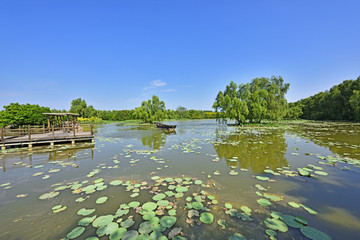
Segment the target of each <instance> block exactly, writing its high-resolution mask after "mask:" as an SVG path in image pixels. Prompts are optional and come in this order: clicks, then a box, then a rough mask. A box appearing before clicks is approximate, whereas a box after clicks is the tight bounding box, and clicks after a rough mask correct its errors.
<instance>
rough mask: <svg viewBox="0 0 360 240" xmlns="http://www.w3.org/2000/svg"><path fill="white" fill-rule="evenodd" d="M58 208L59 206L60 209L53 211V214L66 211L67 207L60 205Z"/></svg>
mask: <svg viewBox="0 0 360 240" xmlns="http://www.w3.org/2000/svg"><path fill="white" fill-rule="evenodd" d="M60 206H61V207H60V208H57V209H55V210H53V213H59V212H62V211H64V210H66V209H67V206H62V205H60ZM56 207H57V206H56Z"/></svg>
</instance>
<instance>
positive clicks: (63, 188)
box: [54, 184, 81, 191]
mask: <svg viewBox="0 0 360 240" xmlns="http://www.w3.org/2000/svg"><path fill="white" fill-rule="evenodd" d="M80 186H81V184H80ZM67 188H68V186H60V187H57V188H55V189H54V190H55V191H62V190H65V189H67ZM74 189H76V188H74Z"/></svg>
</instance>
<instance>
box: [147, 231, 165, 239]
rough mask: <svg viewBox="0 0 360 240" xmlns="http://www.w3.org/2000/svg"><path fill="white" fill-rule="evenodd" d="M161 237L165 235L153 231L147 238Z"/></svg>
mask: <svg viewBox="0 0 360 240" xmlns="http://www.w3.org/2000/svg"><path fill="white" fill-rule="evenodd" d="M161 237H165V236H164V235H162V233H161V232H157V231H154V232H152V233H151V234H150V236H149V240H159V239H160V238H161ZM166 239H167V238H166Z"/></svg>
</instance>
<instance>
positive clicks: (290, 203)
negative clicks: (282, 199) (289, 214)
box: [288, 202, 300, 208]
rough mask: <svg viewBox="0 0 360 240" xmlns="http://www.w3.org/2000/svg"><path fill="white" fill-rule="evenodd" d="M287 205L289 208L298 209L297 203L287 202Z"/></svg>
mask: <svg viewBox="0 0 360 240" xmlns="http://www.w3.org/2000/svg"><path fill="white" fill-rule="evenodd" d="M288 204H289V205H290V206H292V207H294V208H299V207H300V205H299V204H298V203H296V202H288Z"/></svg>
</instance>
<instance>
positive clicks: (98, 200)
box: [96, 197, 108, 204]
mask: <svg viewBox="0 0 360 240" xmlns="http://www.w3.org/2000/svg"><path fill="white" fill-rule="evenodd" d="M107 200H108V197H100V198H98V199H97V200H96V204H103V203H105V202H106V201H107Z"/></svg>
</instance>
